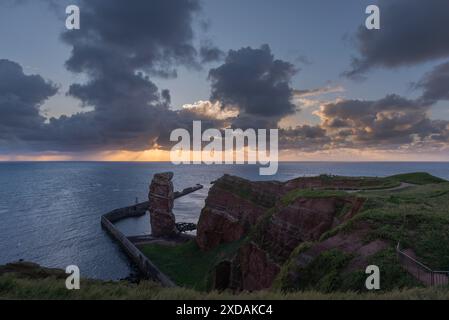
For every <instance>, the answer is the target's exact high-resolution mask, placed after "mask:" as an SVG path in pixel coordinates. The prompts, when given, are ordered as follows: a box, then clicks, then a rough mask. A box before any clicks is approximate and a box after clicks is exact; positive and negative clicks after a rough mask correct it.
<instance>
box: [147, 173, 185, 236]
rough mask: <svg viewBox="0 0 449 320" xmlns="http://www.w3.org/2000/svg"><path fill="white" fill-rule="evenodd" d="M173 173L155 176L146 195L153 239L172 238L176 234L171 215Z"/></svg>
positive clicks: (173, 218)
mask: <svg viewBox="0 0 449 320" xmlns="http://www.w3.org/2000/svg"><path fill="white" fill-rule="evenodd" d="M172 178H173V173H172V172H165V173H158V174H155V175H154V177H153V180H152V181H151V185H150V193H149V195H148V198H149V201H150V205H149V210H150V221H151V232H152V235H153V236H155V237H172V236H175V235H177V234H178V231H177V228H176V220H175V215H174V214H173V212H172V210H173V203H174V193H173V183H172V181H171V180H172Z"/></svg>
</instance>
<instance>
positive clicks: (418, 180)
mask: <svg viewBox="0 0 449 320" xmlns="http://www.w3.org/2000/svg"><path fill="white" fill-rule="evenodd" d="M388 178H390V179H393V180H397V181H400V182H406V183H411V184H417V185H425V184H433V183H443V182H447V181H446V180H444V179H441V178H438V177H434V176H432V175H431V174H428V173H426V172H414V173H405V174H398V175H394V176H390V177H388Z"/></svg>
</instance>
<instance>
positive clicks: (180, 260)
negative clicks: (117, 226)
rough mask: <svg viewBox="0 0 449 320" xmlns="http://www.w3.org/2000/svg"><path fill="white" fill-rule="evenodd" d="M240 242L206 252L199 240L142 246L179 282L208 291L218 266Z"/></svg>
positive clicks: (163, 269) (151, 258)
mask: <svg viewBox="0 0 449 320" xmlns="http://www.w3.org/2000/svg"><path fill="white" fill-rule="evenodd" d="M240 245H241V241H237V242H234V243H229V244H223V245H221V246H219V247H217V248H215V249H213V250H210V251H207V252H203V251H201V250H200V249H199V248H198V246H197V244H196V242H195V241H189V242H187V243H184V244H179V245H161V244H148V245H143V246H142V247H141V248H140V249H141V250H142V252H143V253H144V254H145V255H146V256H147V257H148V258H150V260H151V261H153V262H154V263H155V264H156V265H157V266H158V267H159V268H160V269H161V270H162V272H164V273H165V274H166V275H167V276H169V277H170V278H171V279H172V280H173V281H174V282H175V283H177V284H179V285H182V286H185V287H189V288H193V289H197V290H201V291H204V290H207V289H208V288H209V287H210V281H211V278H210V277H211V271H212V269H213V268H214V266H215V265H216V264H217V263H219V262H220V261H223V260H225V259H229V258H231V257H232V256H233V255H234V254H235V252H236V251H237V250H238V248H239V247H240Z"/></svg>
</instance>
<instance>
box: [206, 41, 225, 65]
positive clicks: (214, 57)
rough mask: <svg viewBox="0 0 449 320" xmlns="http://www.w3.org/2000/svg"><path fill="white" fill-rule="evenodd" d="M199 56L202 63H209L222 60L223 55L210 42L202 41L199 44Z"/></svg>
mask: <svg viewBox="0 0 449 320" xmlns="http://www.w3.org/2000/svg"><path fill="white" fill-rule="evenodd" d="M200 56H201V62H202V63H209V62H215V61H220V60H222V59H223V58H224V56H225V53H224V52H223V51H222V50H221V49H220V48H218V47H217V46H215V45H214V44H213V43H212V42H211V41H204V42H203V43H202V44H201V48H200Z"/></svg>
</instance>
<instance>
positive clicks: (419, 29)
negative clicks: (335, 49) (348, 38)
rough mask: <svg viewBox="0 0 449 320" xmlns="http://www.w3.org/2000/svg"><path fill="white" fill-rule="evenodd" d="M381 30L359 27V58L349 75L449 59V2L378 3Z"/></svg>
mask: <svg viewBox="0 0 449 320" xmlns="http://www.w3.org/2000/svg"><path fill="white" fill-rule="evenodd" d="M379 8H380V10H381V28H380V30H368V29H367V28H366V27H365V26H364V25H363V26H360V28H359V30H358V32H357V35H356V44H357V46H358V50H359V57H357V58H354V60H353V64H352V70H350V71H349V72H347V75H348V76H358V75H360V74H362V73H364V72H365V71H367V70H369V69H371V68H373V67H386V68H393V67H399V66H405V65H413V64H416V63H421V62H425V61H428V60H431V59H437V58H443V57H446V56H449V28H448V26H447V23H448V16H449V1H444V0H426V1H424V2H423V1H422V0H395V1H390V0H380V1H379Z"/></svg>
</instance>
